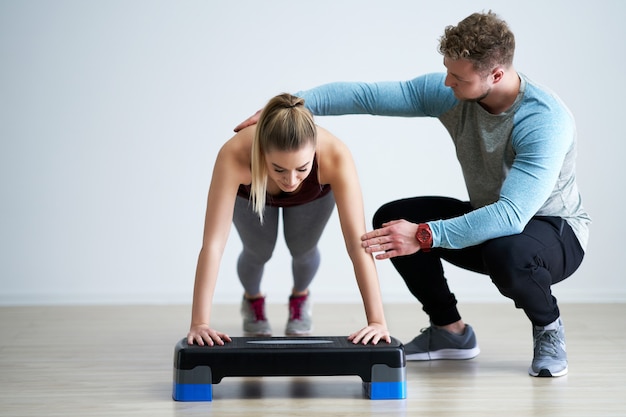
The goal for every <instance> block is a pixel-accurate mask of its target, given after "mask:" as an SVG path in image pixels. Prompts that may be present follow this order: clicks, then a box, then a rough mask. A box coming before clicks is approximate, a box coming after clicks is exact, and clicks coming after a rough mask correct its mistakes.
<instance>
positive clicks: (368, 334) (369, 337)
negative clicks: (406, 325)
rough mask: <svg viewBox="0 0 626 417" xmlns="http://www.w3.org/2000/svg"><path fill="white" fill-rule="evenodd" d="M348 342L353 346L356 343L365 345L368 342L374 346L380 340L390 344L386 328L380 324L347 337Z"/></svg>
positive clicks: (372, 325)
mask: <svg viewBox="0 0 626 417" xmlns="http://www.w3.org/2000/svg"><path fill="white" fill-rule="evenodd" d="M348 340H350V341H352V343H354V344H355V345H356V344H357V343H362V344H364V345H367V344H368V343H369V342H372V344H373V345H375V344H377V343H378V342H379V341H381V340H384V341H385V342H387V343H391V336H390V335H389V330H387V326H384V325H382V324H370V325H368V326H367V327H364V328H362V329H361V330H359V331H357V332H354V333H352V334H351V335H350V336H348Z"/></svg>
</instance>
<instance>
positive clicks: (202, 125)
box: [0, 0, 626, 305]
mask: <svg viewBox="0 0 626 417" xmlns="http://www.w3.org/2000/svg"><path fill="white" fill-rule="evenodd" d="M489 9H493V10H494V11H495V12H497V13H498V14H500V15H501V16H502V17H503V18H504V19H505V20H507V21H508V22H509V24H510V26H511V28H512V30H513V31H514V32H515V34H516V39H517V45H518V47H517V54H516V59H515V64H516V68H517V70H518V71H520V72H523V73H525V74H526V75H528V76H529V77H531V78H532V79H534V80H535V81H536V82H539V83H541V84H544V85H547V86H549V87H550V88H551V89H552V90H554V91H555V92H557V93H558V94H559V95H560V96H561V97H562V98H563V99H564V101H565V102H566V103H567V104H568V106H569V107H570V109H571V110H572V112H573V113H574V115H575V117H576V119H577V124H578V131H579V159H578V182H579V186H580V190H581V192H582V194H583V199H584V205H585V208H586V209H587V211H588V212H589V213H590V215H591V216H592V218H593V220H594V222H593V224H592V229H591V240H590V243H589V247H588V252H587V257H586V259H585V261H584V262H583V265H582V267H581V268H580V269H579V270H578V272H576V274H575V275H574V276H573V277H571V278H570V279H568V280H566V281H565V282H563V283H561V284H559V285H558V286H556V287H554V291H555V295H556V296H557V298H559V300H560V301H572V302H573V301H583V302H586V301H589V302H605V301H606V302H612V301H626V285H625V284H624V269H623V267H622V264H621V262H620V261H619V260H620V259H621V258H623V257H624V254H623V248H622V244H621V242H622V237H623V236H624V234H625V233H624V232H625V229H626V228H625V226H624V221H623V220H622V219H623V216H622V213H623V210H624V209H623V207H624V206H625V204H624V196H623V191H624V184H625V181H624V180H625V175H624V157H623V155H624V150H625V144H624V139H625V137H624V136H625V135H624V129H623V128H622V126H623V121H624V115H623V110H622V108H623V107H622V102H623V100H624V97H625V96H626V89H625V87H624V80H625V79H624V74H623V70H624V68H625V67H626V65H625V58H624V47H623V41H624V39H626V30H625V26H626V25H624V21H623V20H624V16H626V3H624V2H622V1H621V0H614V1H610V0H603V1H594V2H589V1H564V0H558V1H545V0H529V1H525V2H502V1H474V0H454V1H445V2H432V1H429V2H425V1H414V0H405V1H400V0H387V1H385V2H380V1H364V0H346V1H341V0H340V1H335V0H333V1H329V0H328V1H327V0H318V1H314V2H313V1H301V2H296V1H287V0H281V1H256V0H255V1H252V0H251V1H228V2H225V1H224V2H217V1H209V0H207V1H190V0H185V1H153V0H149V1H148V0H146V1H121V0H113V1H83V0H75V1H72V0H57V1H36V0H32V1H17V0H15V1H9V0H0V62H1V65H0V199H1V200H0V201H1V216H0V305H15V304H101V303H104V304H110V303H139V304H141V303H150V304H152V303H190V302H191V293H192V288H193V278H194V272H195V267H196V260H197V254H198V251H199V249H200V244H201V238H202V229H203V223H204V214H205V203H206V194H207V190H208V185H209V181H210V178H211V171H212V166H213V162H214V158H215V156H216V153H217V151H218V150H219V148H220V146H221V144H222V143H223V142H224V141H226V140H227V139H229V138H230V137H231V135H232V129H233V128H234V126H235V125H237V124H238V123H239V122H240V121H242V120H244V119H245V118H247V117H248V116H249V115H251V114H252V113H254V112H255V111H256V110H257V109H259V108H260V107H261V106H263V104H264V103H265V102H266V101H267V100H268V99H269V98H270V97H271V96H273V95H276V94H278V93H281V92H284V91H288V92H295V91H297V90H300V89H307V88H310V87H314V86H316V85H319V84H322V83H326V82H332V81H382V80H404V79H409V78H413V77H415V76H417V75H420V74H422V73H426V72H433V71H443V69H444V68H443V65H442V57H441V56H440V55H439V54H438V53H437V50H436V48H437V40H438V38H439V36H440V35H441V33H442V32H443V29H444V27H445V26H446V25H450V24H456V23H457V22H458V21H459V20H461V19H463V18H464V17H466V16H467V15H469V14H470V13H472V12H475V11H486V10H489ZM317 121H318V123H319V124H320V125H322V126H324V127H326V128H329V129H330V130H331V131H332V132H333V133H335V134H336V135H337V136H339V137H340V138H341V139H342V140H344V141H345V142H346V143H347V144H348V145H349V146H350V148H351V150H352V152H353V155H354V158H355V160H356V163H357V166H358V169H359V173H360V178H361V183H362V187H363V190H364V193H365V207H366V217H367V219H368V222H369V221H370V220H369V219H371V217H372V215H373V213H374V211H375V210H376V209H377V208H378V207H379V206H380V205H382V204H383V203H385V202H387V201H390V200H393V199H397V198H403V197H409V196H415V195H424V194H438V195H448V196H453V197H457V198H465V197H466V192H465V189H464V186H463V181H462V178H461V176H460V170H459V168H458V164H457V162H456V160H455V157H454V153H453V149H452V145H451V141H450V139H449V138H448V136H447V134H446V132H445V131H444V129H443V128H442V127H441V126H440V124H439V123H438V122H437V121H436V120H431V119H401V118H385V117H373V116H342V117H319V118H318V119H317ZM424 160H426V161H427V162H423V161H424ZM418 161H421V162H418ZM240 247H241V246H240V242H239V238H238V236H237V234H236V232H235V230H234V228H233V229H232V233H231V238H230V240H229V242H228V246H227V248H226V252H225V253H224V257H223V260H222V266H221V273H220V279H219V281H218V287H217V292H216V296H215V301H216V302H218V303H219V302H224V303H227V302H237V301H238V300H239V299H240V297H241V294H242V289H241V286H240V284H239V281H238V279H237V276H236V273H235V262H236V258H237V256H238V253H239V250H240ZM321 251H322V266H321V269H320V271H319V274H318V277H317V278H316V280H315V281H314V283H313V286H312V291H313V294H314V297H315V300H316V302H350V301H352V302H360V297H359V295H358V291H357V288H356V285H355V280H354V276H353V273H352V266H351V263H350V261H349V259H348V257H347V254H346V251H345V247H344V244H343V240H342V237H341V233H340V230H339V225H338V221H337V216H336V212H335V214H334V216H333V218H332V219H331V222H330V224H329V226H328V227H327V229H326V231H325V233H324V236H323V238H322V242H321ZM378 267H379V273H380V280H381V287H382V290H383V296H384V299H385V301H386V302H403V301H407V300H412V299H413V298H412V297H411V296H410V295H409V293H408V291H407V290H406V287H405V286H404V283H403V282H402V280H401V279H400V277H399V276H398V275H397V274H396V272H395V270H393V268H392V267H391V264H390V263H389V262H388V261H384V262H378ZM446 271H447V276H448V278H449V281H450V285H451V287H452V289H453V291H454V292H455V293H456V295H457V297H458V298H459V299H461V300H462V301H468V302H471V301H481V302H484V301H493V302H504V301H507V300H505V299H504V298H503V297H502V296H500V295H499V293H498V292H497V290H496V289H495V288H494V287H493V286H492V285H491V283H490V281H489V278H488V277H485V276H480V275H476V274H472V273H468V272H465V271H461V270H458V269H456V268H453V267H452V266H447V267H446ZM290 288H291V275H290V259H289V255H288V252H287V250H286V248H285V245H284V241H283V240H282V237H281V239H280V240H279V242H278V245H277V248H276V251H275V255H274V257H273V259H272V260H271V261H270V263H269V264H268V265H267V268H266V275H265V279H264V282H263V290H264V291H265V292H266V293H267V295H268V298H269V300H270V302H286V300H287V296H288V294H289V291H290Z"/></svg>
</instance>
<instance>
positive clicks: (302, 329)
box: [285, 293, 313, 336]
mask: <svg viewBox="0 0 626 417" xmlns="http://www.w3.org/2000/svg"><path fill="white" fill-rule="evenodd" d="M312 313H313V311H312V306H311V297H310V293H309V294H307V295H302V296H299V297H294V296H293V295H292V296H291V297H289V320H288V321H287V327H286V328H285V334H286V335H287V336H306V335H309V334H311V332H312V331H313V320H312V318H311V314H312Z"/></svg>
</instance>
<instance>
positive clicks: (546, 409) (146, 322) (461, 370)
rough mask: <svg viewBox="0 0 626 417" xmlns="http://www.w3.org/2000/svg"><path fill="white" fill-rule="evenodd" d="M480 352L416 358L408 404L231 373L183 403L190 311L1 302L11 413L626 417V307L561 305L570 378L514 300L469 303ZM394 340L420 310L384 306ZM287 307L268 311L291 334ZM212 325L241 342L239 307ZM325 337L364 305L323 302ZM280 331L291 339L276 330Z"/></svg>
mask: <svg viewBox="0 0 626 417" xmlns="http://www.w3.org/2000/svg"><path fill="white" fill-rule="evenodd" d="M460 307H461V311H462V313H463V315H464V318H465V320H466V321H467V322H468V323H470V324H472V326H473V327H474V329H475V331H476V333H477V336H478V340H479V344H480V347H481V349H482V353H481V354H480V356H478V357H477V358H475V359H473V360H469V361H435V362H409V363H408V364H407V380H408V382H407V386H408V395H407V399H406V400H369V399H367V398H366V397H364V396H363V394H362V390H361V380H360V378H359V377H357V376H354V377H349V376H341V377H297V378H296V377H294V378H291V377H263V378H225V379H224V380H223V381H222V382H221V383H220V384H217V385H215V386H214V388H213V397H214V399H213V401H212V402H199V403H190V402H176V401H173V400H172V398H171V394H172V364H173V351H174V345H175V344H176V342H177V341H178V340H180V339H181V338H182V337H183V336H184V335H185V333H186V331H187V326H188V321H189V313H190V307H189V306H105V307H100V306H96V307H94V306H89V307H87V306H68V307H0V415H1V416H11V417H19V416H82V417H89V416H128V417H134V416H150V417H158V416H315V417H318V416H365V415H376V416H429V417H432V416H435V417H438V416H463V417H472V416H481V417H485V416H499V417H501V416H522V417H523V416H568V417H577V416H581V417H590V416H593V417H597V416H625V415H626V353H625V352H626V332H625V331H624V326H623V323H624V317H625V316H626V304H570V305H567V304H566V305H562V306H561V310H562V317H563V320H564V323H565V327H566V332H567V341H568V354H569V361H570V366H569V369H570V371H569V375H567V376H565V377H562V378H551V379H549V378H532V377H530V376H528V375H527V371H526V370H527V367H528V365H529V362H530V359H531V356H532V341H531V329H530V324H529V323H528V321H527V319H526V318H525V316H523V314H522V313H521V312H520V311H518V310H515V309H514V308H513V306H512V305H510V304H467V305H461V306H460ZM386 313H387V318H388V321H389V325H390V329H391V331H392V334H393V336H395V337H397V338H398V339H400V340H401V341H403V342H407V341H409V340H410V339H411V338H412V337H414V336H415V335H416V334H417V333H418V332H419V329H420V327H423V326H424V325H426V323H427V321H426V318H425V316H424V315H423V313H421V312H420V311H419V308H418V307H417V306H416V305H405V304H395V305H388V306H387V307H386ZM286 315H287V308H286V305H271V306H269V310H268V316H269V318H270V320H271V321H272V324H273V327H274V329H275V330H280V331H282V330H283V328H284V324H285V320H286ZM214 316H215V317H216V319H215V325H216V327H219V329H221V330H224V331H227V332H229V333H230V334H231V336H241V331H240V326H241V324H240V317H239V312H238V306H235V305H217V306H215V313H214ZM314 318H315V326H316V331H315V334H316V335H319V336H327V335H347V334H348V333H350V332H351V331H353V330H356V328H357V327H359V326H360V325H361V324H362V323H363V313H362V310H361V307H360V305H357V304H354V305H350V304H346V305H343V304H342V305H339V304H336V305H316V306H315V310H314ZM276 335H277V336H278V335H281V334H279V333H276Z"/></svg>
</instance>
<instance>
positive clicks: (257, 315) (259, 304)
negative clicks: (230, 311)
mask: <svg viewBox="0 0 626 417" xmlns="http://www.w3.org/2000/svg"><path fill="white" fill-rule="evenodd" d="M250 307H251V308H252V312H253V313H254V320H255V321H265V320H266V319H265V308H264V307H265V300H264V299H263V298H257V299H256V300H250Z"/></svg>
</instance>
